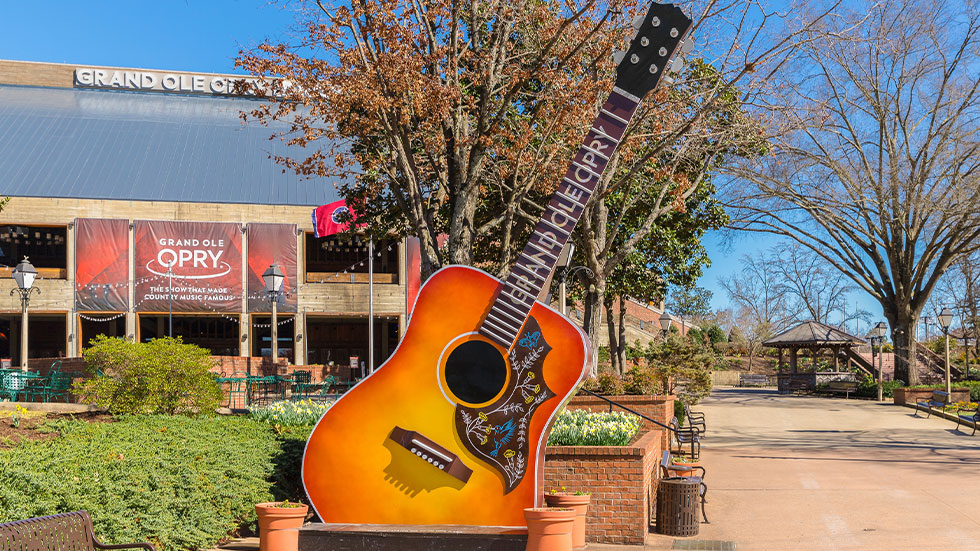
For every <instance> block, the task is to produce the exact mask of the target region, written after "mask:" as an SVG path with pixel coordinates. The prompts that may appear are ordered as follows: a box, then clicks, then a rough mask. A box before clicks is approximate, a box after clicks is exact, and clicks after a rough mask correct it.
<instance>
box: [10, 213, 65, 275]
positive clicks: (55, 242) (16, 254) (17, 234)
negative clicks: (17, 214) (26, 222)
mask: <svg viewBox="0 0 980 551" xmlns="http://www.w3.org/2000/svg"><path fill="white" fill-rule="evenodd" d="M67 242H68V228H66V227H65V226H23V225H3V226H0V264H3V266H5V267H6V268H7V269H12V268H13V267H14V266H16V265H17V264H18V263H19V262H20V261H21V260H23V259H24V257H25V256H26V257H28V259H29V260H30V262H31V264H33V265H34V267H35V268H37V271H38V275H39V276H40V277H45V278H58V279H64V278H65V277H66V276H67V269H66V268H67V267H68V247H67Z"/></svg>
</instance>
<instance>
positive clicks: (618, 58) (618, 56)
mask: <svg viewBox="0 0 980 551" xmlns="http://www.w3.org/2000/svg"><path fill="white" fill-rule="evenodd" d="M624 57H626V52H625V51H623V50H616V51H614V52H613V61H615V62H616V65H619V64H620V63H622V62H623V58H624Z"/></svg>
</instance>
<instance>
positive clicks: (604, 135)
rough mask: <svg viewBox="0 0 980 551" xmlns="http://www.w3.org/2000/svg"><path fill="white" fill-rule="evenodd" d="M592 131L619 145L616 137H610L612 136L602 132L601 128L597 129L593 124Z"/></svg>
mask: <svg viewBox="0 0 980 551" xmlns="http://www.w3.org/2000/svg"><path fill="white" fill-rule="evenodd" d="M592 131H593V132H595V133H596V134H598V135H600V136H602V137H603V138H606V139H607V140H609V141H611V142H612V143H613V144H615V145H619V140H617V139H616V138H613V137H612V136H610V135H609V134H606V133H605V132H603V131H602V130H599V129H598V128H596V127H595V126H594V125H593V126H592Z"/></svg>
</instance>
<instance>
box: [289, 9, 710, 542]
mask: <svg viewBox="0 0 980 551" xmlns="http://www.w3.org/2000/svg"><path fill="white" fill-rule="evenodd" d="M690 26H691V20H690V19H688V18H687V17H686V16H685V15H684V14H683V12H682V11H681V10H680V9H679V8H677V7H676V6H673V5H670V4H653V5H652V6H651V7H650V9H649V11H648V12H647V14H646V16H645V17H644V18H643V19H642V22H640V23H639V25H636V27H637V34H636V36H635V37H634V39H633V41H632V43H631V44H630V48H629V50H627V52H626V53H625V55H624V56H623V59H622V61H621V63H620V64H619V67H618V69H617V78H616V87H615V88H614V90H613V92H612V94H611V95H610V96H609V99H607V100H606V102H605V104H604V105H603V106H602V110H601V111H600V113H599V116H598V117H597V118H596V120H595V122H594V123H593V125H592V128H591V130H590V131H589V133H588V135H586V137H585V142H584V143H583V144H582V146H581V148H580V149H579V151H578V154H577V155H576V156H575V158H574V160H573V161H572V163H571V166H569V168H568V172H567V173H566V174H565V178H564V179H563V180H562V182H561V184H560V185H559V186H558V191H557V192H556V193H555V194H554V196H553V197H552V199H551V202H550V203H548V206H547V208H546V210H545V213H544V216H543V217H542V218H541V220H540V222H538V225H537V226H536V227H535V228H534V234H533V236H532V237H531V239H530V241H529V242H528V243H527V246H526V247H525V248H524V250H523V252H522V253H521V256H520V258H519V259H518V260H517V262H516V264H515V265H514V267H513V269H512V270H511V272H510V275H509V276H508V277H507V279H506V281H503V282H501V281H500V280H498V279H495V278H493V277H491V276H489V275H487V274H485V273H483V272H481V271H479V270H476V269H473V268H469V267H465V266H450V267H447V268H444V269H442V270H440V271H438V272H437V273H436V274H434V275H433V276H432V277H431V278H429V280H428V281H426V283H425V285H424V286H423V287H422V290H421V292H420V294H419V297H418V301H417V303H416V305H415V309H414V310H413V312H412V317H411V321H410V323H409V325H408V329H407V330H406V331H405V336H404V338H403V339H402V341H401V343H400V344H399V345H398V348H397V349H396V350H395V352H394V354H393V355H392V356H391V357H390V358H389V359H388V361H386V362H385V363H384V365H382V366H381V367H380V368H379V369H378V370H377V371H375V372H374V373H373V374H371V375H370V376H369V377H367V378H366V379H364V380H363V381H361V382H360V383H359V384H358V385H356V386H355V387H354V388H352V389H351V390H350V391H348V392H347V393H346V394H345V395H344V396H343V397H342V398H341V399H340V400H338V401H337V402H336V403H335V404H334V405H333V406H332V407H331V408H330V409H329V410H328V411H327V412H326V414H324V416H323V418H322V419H320V422H319V423H318V424H317V426H316V428H315V429H314V430H313V433H312V434H311V435H310V439H309V442H308V443H307V446H306V451H305V453H304V455H303V484H304V486H305V487H306V492H307V494H308V495H309V498H310V501H311V502H312V504H313V507H314V508H315V509H316V511H317V513H318V514H319V516H320V518H321V519H323V521H324V522H328V523H358V524H459V525H482V526H505V527H506V526H514V527H520V526H524V517H523V510H524V508H526V507H534V506H536V505H537V504H538V502H539V500H540V499H541V495H542V493H543V492H542V488H541V485H542V482H543V481H542V471H543V462H544V447H545V444H546V442H547V438H548V433H549V431H550V427H551V423H552V420H553V418H554V416H555V414H556V412H557V410H558V408H559V407H560V406H561V405H562V404H563V403H564V402H565V401H566V400H567V399H568V397H569V396H570V395H571V394H572V393H573V392H574V391H575V389H576V388H577V386H578V384H579V383H580V382H581V380H582V379H583V377H584V376H585V375H586V374H587V373H588V371H589V368H590V363H591V361H592V350H591V345H590V344H589V341H588V338H587V337H586V335H585V333H583V332H582V330H581V329H580V328H578V327H577V326H576V325H575V324H574V323H572V322H570V321H569V320H567V319H566V318H564V317H563V316H561V315H560V314H558V313H557V312H555V311H554V310H552V309H550V308H548V307H547V306H545V305H543V304H541V303H539V302H535V297H536V296H538V293H539V292H540V290H541V287H542V286H543V285H544V284H545V282H546V281H548V278H549V276H550V275H551V273H552V271H553V270H554V268H555V264H556V261H557V258H558V255H559V253H560V252H561V250H562V247H563V246H564V245H565V243H566V242H567V241H568V239H569V235H570V234H571V232H572V229H573V228H574V227H575V224H576V223H577V222H578V219H579V217H581V216H582V213H583V211H584V209H585V205H586V203H588V201H589V198H590V197H591V196H592V192H593V190H594V189H595V186H596V184H597V183H598V182H599V179H600V178H601V177H602V173H603V171H604V170H605V168H606V164H607V163H608V161H609V157H610V156H611V155H612V152H613V151H614V150H615V149H616V147H617V145H618V144H619V141H620V140H621V139H622V137H623V133H624V132H625V131H626V126H627V125H628V124H629V121H630V119H631V118H632V117H633V114H634V113H635V112H636V109H637V107H638V105H639V102H640V99H641V98H642V97H643V96H644V95H646V93H647V92H649V91H650V90H652V89H654V88H655V87H656V86H657V85H658V83H659V82H660V80H661V77H662V75H663V74H664V72H665V71H667V69H668V67H670V66H671V58H672V57H673V55H674V52H675V51H676V50H677V49H678V46H680V45H681V43H682V42H683V41H684V38H685V36H686V33H687V31H688V30H689V28H690Z"/></svg>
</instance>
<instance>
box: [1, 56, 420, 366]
mask: <svg viewBox="0 0 980 551" xmlns="http://www.w3.org/2000/svg"><path fill="white" fill-rule="evenodd" d="M241 78H243V77H241V76H233V75H214V74H200V73H175V72H166V71H150V70H143V69H124V68H107V67H88V66H72V65H60V64H48V63H29V62H19V61H0V175H2V180H0V182H2V189H0V194H2V195H3V196H9V197H10V202H9V203H8V204H7V206H6V208H5V209H4V210H3V212H2V213H0V282H2V283H0V285H3V289H0V301H3V302H2V303H0V358H13V362H14V363H15V364H16V363H17V362H18V360H17V358H19V357H20V339H19V338H18V335H20V334H21V327H20V324H21V304H20V299H19V298H17V297H15V296H10V289H8V288H11V289H12V288H13V287H14V280H13V279H11V277H10V275H11V269H12V267H14V266H15V265H17V263H18V262H20V261H21V260H22V259H23V258H24V257H25V256H26V257H28V258H29V259H30V262H31V264H33V266H35V267H36V268H37V271H38V279H37V281H36V283H35V286H36V287H37V288H38V289H40V290H41V292H40V294H35V295H33V296H32V297H31V300H30V316H29V322H28V323H29V334H30V339H29V345H28V356H29V357H31V358H50V357H62V356H78V355H80V353H81V350H82V348H83V347H84V346H85V345H86V344H87V343H88V341H89V340H90V339H92V338H93V337H95V336H96V335H98V334H106V335H110V336H127V337H129V338H132V339H138V340H143V341H145V340H147V339H151V338H154V337H161V336H165V335H167V334H168V332H169V331H170V325H171V323H172V327H173V329H172V331H173V335H174V336H182V337H183V338H184V340H185V341H186V342H192V343H195V344H199V345H201V346H203V347H206V348H208V349H210V350H211V351H212V353H213V354H215V355H224V356H263V355H265V356H268V355H270V353H271V350H272V346H271V344H272V343H271V334H272V331H271V327H270V321H271V320H270V312H271V302H270V299H269V295H268V294H267V293H266V292H265V289H264V285H263V279H262V274H263V272H264V271H265V270H266V269H268V268H269V266H270V265H271V264H272V263H275V264H277V265H278V266H280V268H281V269H282V271H283V273H284V275H285V281H284V284H283V287H282V293H281V294H280V296H279V299H278V303H277V309H278V324H279V325H278V331H277V333H278V339H277V340H278V352H279V356H280V358H285V359H288V361H289V362H290V363H296V364H327V363H329V362H335V363H336V364H343V365H347V364H348V362H349V360H350V358H351V357H352V356H357V357H359V358H366V357H368V351H367V342H368V338H367V334H368V328H367V316H368V310H369V307H368V288H369V285H368V273H367V272H368V263H367V262H366V260H367V256H368V247H367V244H366V243H361V242H359V241H357V240H356V239H355V240H353V241H351V240H346V239H341V238H339V237H337V236H333V237H329V236H328V237H323V238H317V237H314V235H313V227H312V224H311V216H310V214H311V210H312V209H313V208H314V207H316V206H319V205H324V204H327V203H330V202H332V201H335V200H337V199H338V196H337V192H336V190H335V187H334V186H333V184H332V183H331V182H328V181H324V180H309V179H304V178H301V177H298V176H295V175H293V174H291V173H288V172H287V173H283V171H282V167H280V166H278V165H276V164H275V163H274V162H273V161H272V160H271V159H270V157H271V156H274V155H277V154H283V153H285V152H286V147H287V146H286V145H284V144H283V143H282V142H280V141H279V140H269V139H268V138H269V136H270V134H271V133H272V132H273V131H274V130H275V129H274V128H273V129H270V128H266V127H262V126H259V125H243V124H242V123H241V119H240V113H241V112H242V111H247V110H249V109H251V108H253V107H255V104H256V101H257V100H256V99H254V98H249V97H242V96H232V95H230V92H231V91H232V86H233V83H234V81H235V80H237V79H241ZM407 249H408V247H407V246H406V245H405V242H404V241H400V240H393V241H391V242H384V243H375V244H374V250H375V253H376V256H375V257H374V287H373V288H374V315H375V318H374V349H375V350H374V358H375V361H376V362H378V363H379V362H380V361H381V360H383V359H384V358H386V357H387V356H388V355H389V354H390V353H391V352H392V351H393V350H394V348H395V346H396V344H397V342H398V338H399V335H400V334H401V332H402V331H403V330H404V326H405V323H406V296H407V293H406V289H408V288H409V287H415V286H417V284H418V282H417V272H415V274H416V275H415V276H414V277H412V276H410V274H409V272H411V270H409V271H407V270H406V264H407V262H406V257H411V256H413V255H414V254H415V252H414V250H413V251H411V252H408V251H407ZM409 279H411V280H412V281H411V282H409V281H408V280H409Z"/></svg>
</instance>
